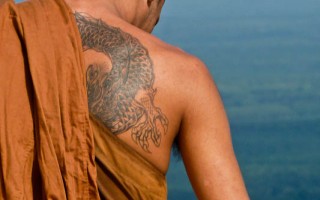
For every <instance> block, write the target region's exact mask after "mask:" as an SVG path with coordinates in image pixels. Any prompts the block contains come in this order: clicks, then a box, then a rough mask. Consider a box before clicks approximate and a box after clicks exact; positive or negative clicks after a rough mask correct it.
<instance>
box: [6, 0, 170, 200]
mask: <svg viewBox="0 0 320 200" xmlns="http://www.w3.org/2000/svg"><path fill="white" fill-rule="evenodd" d="M0 1H1V0H0ZM0 5H1V7H0V152H1V156H0V199H59V200H60V199H90V200H91V199H92V200H94V199H99V198H100V197H99V193H100V196H101V199H116V200H122V199H167V186H166V179H165V176H164V175H163V174H162V173H161V172H160V171H158V170H157V169H156V168H155V167H154V166H153V165H152V164H150V163H149V162H148V161H146V160H145V159H144V158H143V157H141V156H140V155H139V154H138V153H136V152H135V151H134V150H133V149H131V148H130V147H128V146H127V145H126V144H125V143H123V142H122V141H120V140H119V139H118V138H117V137H116V136H114V135H112V134H111V133H110V132H109V131H108V130H107V129H105V127H103V126H102V125H100V124H99V123H97V122H96V121H95V120H93V119H92V118H90V117H89V111H88V102H87V94H86V81H85V71H86V69H85V66H84V61H83V60H84V59H83V54H82V47H81V39H80V34H79V33H78V30H77V26H76V23H75V19H74V16H73V13H72V11H71V10H70V9H69V8H68V7H67V5H66V4H65V2H64V1H63V0H29V1H26V2H24V3H21V4H17V5H15V4H14V3H13V2H12V1H6V2H4V3H3V1H2V2H1V3H0ZM97 174H98V176H97Z"/></svg>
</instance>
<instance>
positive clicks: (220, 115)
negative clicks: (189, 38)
mask: <svg viewBox="0 0 320 200" xmlns="http://www.w3.org/2000/svg"><path fill="white" fill-rule="evenodd" d="M194 64H195V66H194V67H195V69H194V70H193V78H192V80H191V81H190V82H189V83H190V84H189V87H190V88H189V91H190V94H187V95H188V96H189V98H187V99H188V102H187V105H188V106H187V108H186V111H185V113H184V116H183V120H182V127H181V128H182V129H181V132H180V134H179V148H180V151H181V154H182V158H183V161H184V163H185V166H186V169H187V173H188V176H189V179H190V181H191V184H192V186H193V188H194V190H195V192H196V194H197V196H198V198H200V199H223V200H226V199H247V198H248V197H247V193H246V189H245V186H244V183H243V180H242V176H241V173H240V170H239V167H238V163H237V161H236V158H235V155H234V151H233V147H232V142H231V136H230V129H229V124H228V119H227V116H226V113H225V110H224V106H223V103H222V101H221V98H220V95H219V92H218V89H217V88H216V86H215V84H214V82H213V80H212V78H211V76H210V73H209V72H208V71H207V69H206V67H205V66H204V64H202V63H201V62H200V61H196V62H195V63H194Z"/></svg>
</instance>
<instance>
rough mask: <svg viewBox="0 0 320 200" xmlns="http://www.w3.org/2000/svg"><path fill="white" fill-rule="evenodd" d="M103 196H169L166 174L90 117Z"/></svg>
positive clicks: (121, 197) (115, 197)
mask: <svg viewBox="0 0 320 200" xmlns="http://www.w3.org/2000/svg"><path fill="white" fill-rule="evenodd" d="M91 126H92V129H93V132H94V134H95V135H94V139H95V150H96V165H97V171H98V186H99V191H100V196H101V199H112V200H117V199H145V200H147V199H167V185H166V178H165V176H164V175H163V174H162V173H161V172H160V171H159V170H158V169H157V168H155V167H154V166H153V165H152V164H151V163H149V162H148V161H146V160H145V159H144V158H142V157H141V156H140V155H139V154H138V153H137V152H135V151H134V150H132V149H131V147H129V146H127V145H126V144H125V143H123V142H122V141H121V140H119V139H118V138H117V137H116V136H114V135H112V134H111V133H110V132H109V131H108V130H106V129H104V127H103V125H101V124H99V123H98V122H96V121H95V120H93V118H91Z"/></svg>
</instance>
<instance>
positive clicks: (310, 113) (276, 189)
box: [154, 0, 320, 200]
mask: <svg viewBox="0 0 320 200" xmlns="http://www.w3.org/2000/svg"><path fill="white" fill-rule="evenodd" d="M154 34H155V35H157V36H158V37H160V38H161V39H162V40H164V41H166V42H168V43H171V44H173V45H176V46H179V47H180V48H182V49H184V50H185V51H187V52H189V53H192V54H194V55H196V56H198V57H200V58H201V59H202V60H203V61H204V62H205V63H206V64H207V66H208V68H209V70H210V72H211V73H212V75H213V77H214V79H215V81H216V83H217V85H218V87H219V89H220V92H221V95H222V98H223V100H224V103H225V107H226V110H227V113H228V116H229V119H230V124H231V130H232V136H233V144H234V148H235V152H236V155H237V158H238V161H239V164H240V167H241V169H242V173H243V176H244V179H245V182H246V185H247V189H248V192H249V194H250V197H251V199H253V200H255V199H257V200H264V199H266V200H267V199H268V200H269V199H273V200H277V199H279V200H280V199H290V200H295V199H297V200H298V199H299V200H300V199H307V200H316V199H320V128H319V124H320V89H319V88H320V1H317V0H304V1H298V0H277V1H276V0H268V1H252V0H238V1H231V0H214V1H212V0H202V1H198V2H196V1H192V0H175V1H170V0H168V1H166V5H165V7H164V12H163V14H162V17H161V21H160V23H159V25H158V27H157V28H156V30H155V32H154ZM213 123H214V122H213ZM167 178H168V187H169V199H172V200H173V199H196V197H195V195H194V193H193V191H192V188H191V186H190V184H189V181H188V178H187V175H186V173H185V170H184V167H183V163H182V162H177V161H175V159H174V158H173V159H172V163H171V166H170V170H169V173H168V175H167Z"/></svg>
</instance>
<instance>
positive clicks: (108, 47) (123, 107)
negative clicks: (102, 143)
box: [74, 12, 169, 152]
mask: <svg viewBox="0 0 320 200" xmlns="http://www.w3.org/2000/svg"><path fill="white" fill-rule="evenodd" d="M74 15H75V18H76V22H77V25H78V29H79V32H80V35H81V39H82V46H83V49H84V51H87V50H94V51H95V52H97V53H102V54H103V55H105V56H106V57H107V58H109V59H110V60H111V65H112V66H111V70H105V65H104V64H101V63H93V64H90V65H89V66H88V69H87V77H86V78H87V95H88V103H89V111H90V113H91V115H93V116H94V117H95V118H96V119H98V120H99V121H100V122H102V123H103V124H104V125H105V126H106V127H107V128H108V129H109V130H110V131H111V132H112V133H113V134H120V133H124V132H126V131H130V132H131V137H132V139H133V141H135V143H137V144H138V145H139V146H140V147H141V148H142V149H143V150H144V151H146V152H150V151H149V141H150V140H151V141H152V142H153V144H154V145H155V146H157V147H158V146H159V145H160V143H161V137H162V135H164V134H166V132H167V130H168V124H169V123H168V119H167V117H166V116H165V115H164V114H163V113H162V112H161V109H160V108H158V107H156V106H155V105H154V97H155V95H156V92H157V90H156V89H154V88H153V83H154V80H155V74H154V71H153V62H152V60H151V58H150V56H149V53H148V50H147V49H146V48H145V47H144V46H143V45H142V44H141V43H140V42H139V40H138V39H137V38H134V37H133V36H131V35H130V34H128V33H126V32H123V31H122V30H120V29H119V28H116V27H112V26H109V25H108V24H107V23H105V22H104V21H102V20H100V19H95V18H93V17H89V16H86V15H82V14H80V13H77V12H76V13H75V14H74Z"/></svg>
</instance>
